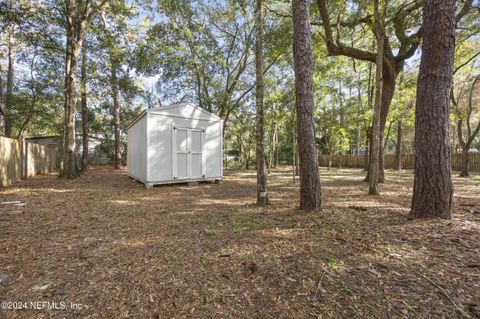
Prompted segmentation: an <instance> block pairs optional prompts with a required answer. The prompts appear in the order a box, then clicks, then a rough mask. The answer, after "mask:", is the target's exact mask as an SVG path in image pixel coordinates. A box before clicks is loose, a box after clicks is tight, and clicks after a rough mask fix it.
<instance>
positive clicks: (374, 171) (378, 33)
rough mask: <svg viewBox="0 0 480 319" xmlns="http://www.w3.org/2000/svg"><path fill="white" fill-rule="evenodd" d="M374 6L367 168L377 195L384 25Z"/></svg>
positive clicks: (377, 9) (373, 193)
mask: <svg viewBox="0 0 480 319" xmlns="http://www.w3.org/2000/svg"><path fill="white" fill-rule="evenodd" d="M374 7H375V37H376V39H377V63H376V71H375V104H374V106H373V119H372V136H371V139H372V143H371V146H372V147H371V151H370V167H369V170H368V176H369V180H368V194H369V195H378V194H379V193H380V192H379V190H378V178H379V160H380V158H379V155H383V150H382V148H383V145H382V144H383V139H382V138H381V136H382V134H381V133H380V109H381V106H382V86H383V83H382V82H383V42H384V37H385V35H384V27H383V16H384V15H382V16H380V13H379V8H378V0H376V1H374Z"/></svg>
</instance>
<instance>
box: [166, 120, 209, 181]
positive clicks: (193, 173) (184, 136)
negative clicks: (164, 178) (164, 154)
mask: <svg viewBox="0 0 480 319" xmlns="http://www.w3.org/2000/svg"><path fill="white" fill-rule="evenodd" d="M203 135H204V131H203V130H200V129H193V128H179V127H174V128H173V142H174V143H173V146H174V150H173V179H198V178H204V177H205V165H204V163H203V141H204V137H203Z"/></svg>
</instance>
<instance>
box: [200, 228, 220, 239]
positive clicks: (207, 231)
mask: <svg viewBox="0 0 480 319" xmlns="http://www.w3.org/2000/svg"><path fill="white" fill-rule="evenodd" d="M203 232H204V233H205V235H206V236H209V237H210V236H215V235H217V231H216V230H215V229H205V230H204V231H203Z"/></svg>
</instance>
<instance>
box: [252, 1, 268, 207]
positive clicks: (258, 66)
mask: <svg viewBox="0 0 480 319" xmlns="http://www.w3.org/2000/svg"><path fill="white" fill-rule="evenodd" d="M262 9H263V8H262V0H256V5H255V36H256V41H255V71H256V73H255V75H256V91H255V98H256V99H255V101H256V109H257V113H256V159H257V205H259V206H265V205H268V203H269V199H268V191H267V175H266V173H265V136H264V130H265V127H264V123H265V119H264V110H263V109H264V104H263V95H264V92H263V91H264V87H263V69H264V66H263V14H262Z"/></svg>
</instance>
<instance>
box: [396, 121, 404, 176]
mask: <svg viewBox="0 0 480 319" xmlns="http://www.w3.org/2000/svg"><path fill="white" fill-rule="evenodd" d="M397 125H398V126H397V145H396V146H395V169H396V170H397V171H399V170H401V169H402V143H403V142H402V137H403V124H402V119H399V120H398V123H397Z"/></svg>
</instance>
